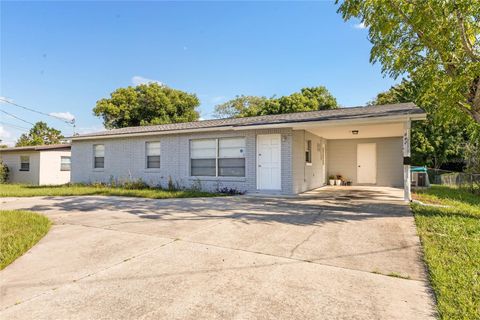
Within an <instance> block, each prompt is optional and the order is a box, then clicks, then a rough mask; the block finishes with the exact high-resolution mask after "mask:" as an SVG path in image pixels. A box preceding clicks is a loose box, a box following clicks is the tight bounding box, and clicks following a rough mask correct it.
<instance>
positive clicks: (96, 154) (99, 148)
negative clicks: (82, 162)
mask: <svg viewBox="0 0 480 320" xmlns="http://www.w3.org/2000/svg"><path fill="white" fill-rule="evenodd" d="M93 167H94V168H95V169H103V168H104V167H105V146H104V145H103V144H95V145H93Z"/></svg>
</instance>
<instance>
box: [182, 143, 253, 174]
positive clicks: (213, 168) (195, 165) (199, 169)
mask: <svg viewBox="0 0 480 320" xmlns="http://www.w3.org/2000/svg"><path fill="white" fill-rule="evenodd" d="M190 165H191V170H190V174H191V175H192V176H212V177H245V138H222V139H202V140H191V141H190Z"/></svg>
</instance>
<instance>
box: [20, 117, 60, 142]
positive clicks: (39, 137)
mask: <svg viewBox="0 0 480 320" xmlns="http://www.w3.org/2000/svg"><path fill="white" fill-rule="evenodd" d="M63 138H64V137H63V135H62V133H61V131H60V130H57V129H54V128H51V127H49V126H48V125H47V124H46V123H45V122H42V121H39V122H37V123H35V124H34V125H33V127H32V128H31V129H30V131H29V132H28V133H24V134H22V135H21V136H20V138H18V140H17V143H16V144H15V146H16V147H25V146H41V145H45V144H58V143H61V140H62V139H63Z"/></svg>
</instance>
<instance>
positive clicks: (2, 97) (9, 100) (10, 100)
mask: <svg viewBox="0 0 480 320" xmlns="http://www.w3.org/2000/svg"><path fill="white" fill-rule="evenodd" d="M2 100H7V101H8V102H13V99H11V98H8V97H4V96H0V103H7V102H6V101H2Z"/></svg>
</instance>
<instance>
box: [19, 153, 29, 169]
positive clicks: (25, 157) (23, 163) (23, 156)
mask: <svg viewBox="0 0 480 320" xmlns="http://www.w3.org/2000/svg"><path fill="white" fill-rule="evenodd" d="M22 158H27V159H28V162H22ZM24 163H26V164H28V169H22V164H24ZM18 171H23V172H29V171H30V156H20V168H19V170H18Z"/></svg>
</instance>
